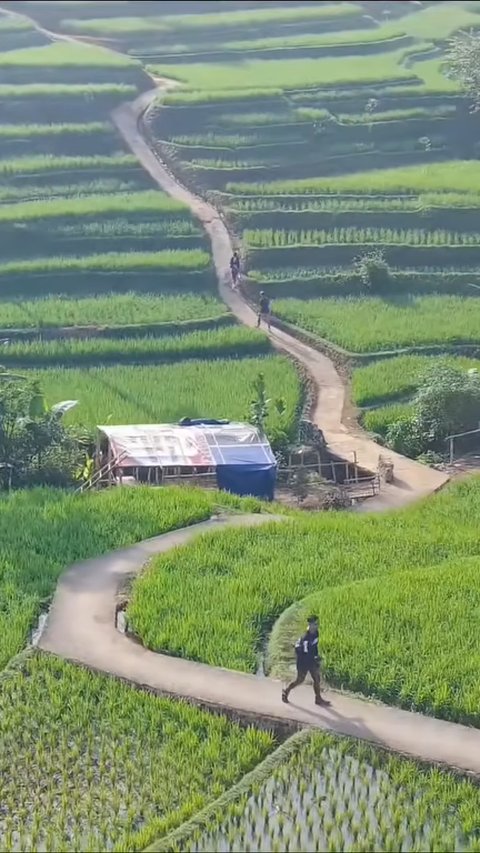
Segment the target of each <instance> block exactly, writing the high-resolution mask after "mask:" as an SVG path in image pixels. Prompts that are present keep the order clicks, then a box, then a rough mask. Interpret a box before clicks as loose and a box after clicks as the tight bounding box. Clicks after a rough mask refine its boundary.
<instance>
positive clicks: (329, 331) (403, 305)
mask: <svg viewBox="0 0 480 853" xmlns="http://www.w3.org/2000/svg"><path fill="white" fill-rule="evenodd" d="M273 311H274V313H275V314H276V315H277V316H278V317H280V318H281V319H283V320H287V321H288V322H290V323H294V324H295V325H297V326H298V327H299V328H302V329H306V330H307V331H309V332H313V334H316V335H318V336H319V337H322V338H326V339H328V340H329V341H332V343H334V344H337V345H338V346H340V347H342V348H343V349H346V350H348V351H349V352H352V353H356V352H358V353H367V352H381V351H382V350H395V349H400V348H402V347H414V346H427V345H429V344H432V345H433V344H440V345H444V344H454V343H479V342H480V332H479V329H480V299H477V298H475V297H460V296H438V295H433V296H415V295H413V294H411V295H409V296H407V297H406V298H404V299H401V298H398V299H396V300H394V299H392V301H388V299H381V298H380V297H374V296H371V297H369V296H360V297H353V296H352V297H346V298H345V299H306V300H302V299H279V300H278V301H275V303H274V305H273ZM432 318H434V322H432Z"/></svg>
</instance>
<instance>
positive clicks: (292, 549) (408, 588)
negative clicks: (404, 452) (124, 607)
mask: <svg viewBox="0 0 480 853" xmlns="http://www.w3.org/2000/svg"><path fill="white" fill-rule="evenodd" d="M479 502H480V480H479V478H478V477H474V478H473V479H470V480H468V481H464V482H461V483H457V484H456V485H455V486H451V487H450V488H448V489H447V490H445V491H443V492H441V493H440V494H438V495H436V496H435V497H432V498H431V499H429V501H427V502H425V503H423V504H422V503H421V504H417V505H415V506H413V507H412V508H410V509H408V510H405V511H403V512H402V513H401V514H399V513H398V512H397V513H394V514H391V515H384V516H376V517H375V516H372V515H370V516H369V515H365V516H358V515H351V514H329V513H325V514H319V515H317V516H311V517H308V516H307V517H305V516H302V518H300V519H298V518H296V519H295V520H292V521H289V522H288V524H283V525H278V524H277V525H275V524H273V523H272V524H271V525H268V526H266V527H262V530H261V531H260V530H247V531H243V530H228V531H225V532H222V533H221V534H219V535H205V536H203V537H202V538H201V539H197V540H196V541H195V542H194V543H193V544H192V545H189V546H187V547H185V548H182V549H179V550H177V551H176V552H171V553H170V554H166V555H161V556H158V557H156V558H154V560H153V561H152V562H151V564H150V566H149V568H148V569H147V570H146V571H145V572H144V573H143V574H142V575H141V576H140V577H139V578H138V580H137V581H136V582H135V584H134V587H133V596H132V600H131V602H130V605H129V611H128V612H129V618H130V624H131V625H132V627H133V629H134V630H135V631H136V632H137V633H138V634H139V636H140V637H141V638H142V640H143V642H144V643H145V645H147V646H148V647H149V648H152V649H157V650H161V651H167V652H169V653H170V654H173V655H178V656H180V657H187V658H191V659H193V660H201V661H204V662H207V663H210V664H212V665H215V666H224V667H227V668H233V669H240V670H243V671H248V672H256V671H257V668H258V663H259V658H260V657H261V656H262V654H263V650H264V645H265V641H266V639H267V638H270V642H269V648H268V652H267V661H266V665H267V667H268V668H273V670H274V671H277V672H278V671H279V669H278V668H279V667H280V669H281V667H285V665H286V663H287V662H288V665H290V666H291V665H292V662H293V654H292V648H293V644H294V642H295V639H296V637H297V636H298V626H299V621H301V620H302V619H303V618H304V616H305V612H306V610H305V609H304V606H303V603H302V604H301V605H298V602H299V601H300V602H301V601H302V599H304V598H305V596H308V595H314V594H315V595H316V596H317V597H316V599H315V603H318V606H319V608H320V607H321V611H322V613H325V614H327V613H328V626H325V630H326V631H327V633H328V641H327V647H326V648H325V662H324V665H325V667H326V669H327V670H328V678H329V681H331V682H333V683H335V684H341V685H343V686H344V687H346V688H351V689H353V690H357V689H361V690H364V689H365V690H367V692H368V693H369V694H370V695H373V696H376V697H378V698H383V699H385V698H386V697H387V696H388V701H389V702H391V703H392V704H399V705H402V706H403V707H407V708H412V707H413V708H415V709H418V710H422V711H423V712H425V713H435V714H436V715H437V716H441V717H445V718H447V719H454V720H463V721H468V722H469V723H471V724H473V725H475V726H479V724H480V716H479V714H478V679H477V676H476V666H475V661H476V659H477V656H478V653H479V640H478V635H477V634H476V632H475V631H472V630H471V627H469V626H471V625H472V624H473V621H474V620H475V613H476V611H477V609H478V595H479V581H478V571H477V572H475V568H474V566H475V560H478V553H479V552H478V536H477V534H476V520H475V519H476V513H477V511H478V505H479ZM385 542H388V548H385ZM470 558H471V559H470ZM251 566H255V567H256V571H255V582H254V583H252V574H251ZM455 566H456V567H457V579H458V588H457V593H456V598H455V601H452V603H451V608H450V603H449V601H450V596H449V594H448V590H449V589H451V583H454V581H452V578H453V577H454V571H455V568H454V567H455ZM219 567H221V572H219ZM444 575H445V577H446V585H445V590H444V592H442V583H440V582H438V581H437V583H436V579H440V578H443V576H444ZM463 576H464V580H463V579H462V578H463ZM417 577H418V586H417V587H416V578H417ZM403 579H405V582H404V583H402V582H403ZM390 586H392V587H393V588H394V589H395V590H396V592H395V596H394V597H395V600H396V601H397V600H398V601H399V602H400V601H402V604H401V606H399V612H398V615H399V621H398V625H395V626H393V625H392V622H394V621H395V619H396V609H395V607H393V606H392V607H391V608H390V607H389V606H388V604H387V599H388V591H389V589H390ZM363 588H365V590H366V591H365V594H364V595H363V594H362V590H363ZM367 589H368V590H373V589H374V590H375V595H374V597H373V598H372V599H371V600H370V598H371V597H370V596H369V595H368V593H367ZM415 589H417V593H415ZM357 590H358V599H357ZM434 590H435V594H434ZM468 590H470V592H468ZM415 595H416V602H415V615H414V616H413V617H411V619H409V601H412V606H413V598H414V597H415ZM402 596H403V597H402ZM377 597H378V605H377V604H376V603H375V602H376V600H377ZM340 599H341V602H342V604H341V606H339V601H340ZM199 600H203V601H208V602H209V607H208V609H207V610H204V609H202V608H198V606H197V602H198V601H199ZM320 600H321V602H322V604H321V605H320ZM330 600H332V605H331V607H330V606H329V604H328V602H329V601H330ZM309 604H310V605H311V601H310V602H309V601H308V600H307V602H306V605H305V606H306V608H307V609H308V607H309ZM292 605H293V610H287V608H291V606H292ZM299 607H301V608H302V609H301V610H300V609H299ZM371 608H372V609H371ZM284 611H286V612H285V613H284ZM180 612H181V613H182V620H181V622H180V623H179V620H178V618H176V614H178V613H180ZM292 613H293V614H294V616H295V618H294V619H292V618H291V615H292ZM455 613H456V614H457V617H456V616H455V615H454V614H455ZM282 614H284V615H282ZM295 614H296V615H295ZM458 614H461V616H460V615H458ZM370 615H371V617H372V618H371V620H370V618H369V617H370ZM296 616H298V619H297V618H296ZM278 617H281V618H280V621H279V623H278V625H277V626H276V627H273V633H272V634H271V636H270V632H271V630H272V626H275V622H276V620H277V619H278ZM325 618H327V616H325ZM350 623H351V624H352V626H354V625H355V629H354V631H353V630H352V632H349V630H345V631H344V628H343V626H344V625H348V624H350ZM321 624H322V625H323V619H322V620H321ZM226 625H227V626H228V625H235V630H232V631H226V630H225V626H226ZM441 625H445V626H447V625H448V628H446V631H444V630H443V628H441V627H440V626H441ZM322 631H323V628H322ZM362 632H363V639H362V640H361V643H359V644H358V647H359V648H361V649H363V651H362V653H361V654H360V655H359V657H358V660H356V657H355V655H356V649H357V644H356V643H355V639H356V638H358V637H360V634H361V633H362ZM446 636H448V637H449V641H448V642H445V637H446ZM413 638H415V643H416V647H417V648H418V649H419V653H418V656H417V654H415V655H414V654H413V651H412V654H408V651H407V653H406V654H405V651H406V650H408V648H410V642H412V649H413V643H414V639H413ZM390 644H392V645H391V646H390ZM371 645H374V646H376V647H377V649H378V657H377V656H376V654H377V653H376V652H373V651H372V655H371V656H370V657H369V655H368V651H367V650H368V648H369V647H370V646H371ZM374 659H375V660H377V661H378V667H375V666H372V668H369V661H370V660H374ZM380 661H382V663H381V664H380ZM347 662H348V665H347ZM390 667H391V668H390ZM407 669H408V672H409V676H408V681H407V679H406V676H405V673H406V671H407ZM359 671H361V672H362V673H363V679H364V681H363V682H362V686H360V682H359V680H358V678H357V674H358V672H359ZM367 684H368V687H367Z"/></svg>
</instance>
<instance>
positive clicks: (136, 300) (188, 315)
mask: <svg viewBox="0 0 480 853" xmlns="http://www.w3.org/2000/svg"><path fill="white" fill-rule="evenodd" d="M224 316H226V308H225V307H224V305H223V303H222V302H220V301H219V300H218V299H216V298H215V297H213V296H209V295H207V294H204V295H198V296H197V295H195V294H193V293H189V294H185V295H183V296H182V295H179V296H171V295H161V296H155V295H153V294H151V295H149V294H146V295H143V294H139V293H135V292H134V291H131V292H130V293H125V294H115V293H111V294H109V295H107V296H96V297H85V298H84V299H66V298H60V297H56V296H46V297H44V298H42V299H30V300H23V299H22V300H16V301H11V302H7V301H3V302H2V301H0V328H3V329H28V328H37V329H41V328H42V327H47V328H48V327H58V328H62V327H66V326H130V325H149V324H154V323H159V324H160V323H182V322H185V321H189V320H207V319H217V318H220V317H224Z"/></svg>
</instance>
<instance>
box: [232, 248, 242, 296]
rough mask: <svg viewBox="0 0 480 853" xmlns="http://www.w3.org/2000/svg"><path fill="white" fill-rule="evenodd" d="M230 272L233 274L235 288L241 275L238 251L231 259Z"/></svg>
mask: <svg viewBox="0 0 480 853" xmlns="http://www.w3.org/2000/svg"><path fill="white" fill-rule="evenodd" d="M230 272H231V274H232V285H233V287H234V288H235V287H236V286H237V281H238V277H239V275H240V255H239V254H238V252H237V251H235V252H234V253H233V255H232V257H231V258H230Z"/></svg>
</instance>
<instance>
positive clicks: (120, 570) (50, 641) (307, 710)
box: [39, 515, 480, 775]
mask: <svg viewBox="0 0 480 853" xmlns="http://www.w3.org/2000/svg"><path fill="white" fill-rule="evenodd" d="M274 521H276V520H275V519H274ZM268 522H272V517H271V516H268V515H240V516H232V517H230V518H228V519H225V518H224V519H219V520H211V521H206V522H203V523H201V524H196V525H194V526H192V527H189V528H185V529H183V530H177V531H174V532H173V533H167V534H165V535H163V536H158V537H156V538H154V539H148V540H146V541H145V542H140V543H139V544H138V545H134V546H133V547H132V548H128V549H126V550H124V551H117V552H114V553H112V554H108V555H107V556H105V557H99V558H97V559H93V560H88V561H87V562H85V563H79V564H77V565H75V566H72V567H71V568H70V569H68V570H67V571H66V572H65V573H64V574H63V575H62V577H61V579H60V581H59V583H58V586H57V591H56V593H55V597H54V600H53V604H52V607H51V609H50V614H49V617H48V622H47V627H46V630H45V631H44V633H43V635H42V637H41V639H40V643H39V646H40V648H42V649H44V650H45V651H48V652H52V653H54V654H56V655H59V656H60V657H63V658H67V659H68V660H71V661H73V662H76V663H81V664H84V665H86V666H89V667H92V668H93V669H96V670H99V671H102V672H107V673H110V674H111V675H114V676H117V677H118V678H124V679H127V680H129V681H132V682H134V683H136V684H138V685H141V686H146V687H149V688H151V689H153V690H158V691H159V692H161V693H167V694H171V695H174V696H182V697H185V698H188V699H191V700H193V701H198V702H201V703H206V704H207V705H209V706H212V707H216V708H229V709H233V710H234V711H238V712H240V713H241V714H242V715H245V716H247V717H251V719H252V721H254V720H255V719H258V718H270V719H272V720H275V719H276V720H290V721H294V722H297V723H299V724H301V725H308V726H316V727H318V728H322V729H329V730H331V731H334V732H339V733H341V734H345V735H351V736H353V737H358V738H362V739H364V740H369V741H372V742H373V743H377V744H380V745H382V746H385V747H388V748H389V749H393V750H396V751H397V752H400V753H406V754H409V755H412V756H415V757H416V758H420V759H422V760H425V761H433V762H439V763H442V764H448V765H450V766H453V767H457V768H459V769H460V770H463V771H468V772H472V773H475V774H478V775H480V730H479V729H472V728H467V727H466V726H461V725H457V724H455V723H447V722H444V721H442V720H436V719H434V718H433V717H425V716H422V715H420V714H413V713H410V712H408V711H401V710H399V709H398V708H390V707H387V706H385V705H380V704H377V703H374V702H367V701H364V700H362V699H359V698H356V697H354V696H348V695H346V694H342V693H339V692H336V691H328V698H329V699H330V700H331V706H330V707H325V708H317V707H316V706H315V705H314V704H313V691H312V688H311V686H305V687H301V688H298V690H296V691H295V692H294V693H292V696H291V701H290V703H289V704H288V705H284V704H283V703H282V701H281V697H280V692H281V684H280V682H278V681H275V680H273V679H271V678H257V677H256V676H253V675H246V674H243V673H240V672H232V671H231V670H226V669H219V668H216V667H210V666H206V665H205V664H199V663H194V662H193V661H188V660H183V659H180V658H173V657H168V656H166V655H161V654H157V653H155V652H151V651H149V650H148V649H145V648H144V647H143V646H141V645H140V644H139V643H137V642H135V641H134V640H131V639H129V638H128V637H127V636H125V635H124V634H121V633H120V632H119V631H118V630H117V629H116V628H115V601H116V596H117V594H118V591H119V588H121V587H122V586H123V584H124V583H125V581H126V580H127V578H129V577H131V576H132V575H134V574H136V573H138V572H139V571H140V570H141V568H142V566H143V564H144V563H145V561H146V560H147V559H148V558H149V557H150V556H152V555H153V554H158V553H161V552H166V551H168V550H170V549H171V548H175V547H177V546H179V545H184V544H186V543H187V542H191V541H192V540H193V539H194V538H195V537H196V536H198V535H199V534H201V533H204V532H206V531H209V530H215V529H219V528H225V527H227V526H235V527H239V526H252V525H260V524H264V523H268ZM278 523H282V524H288V523H289V522H288V520H287V519H285V518H284V519H282V520H281V521H280V520H278Z"/></svg>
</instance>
